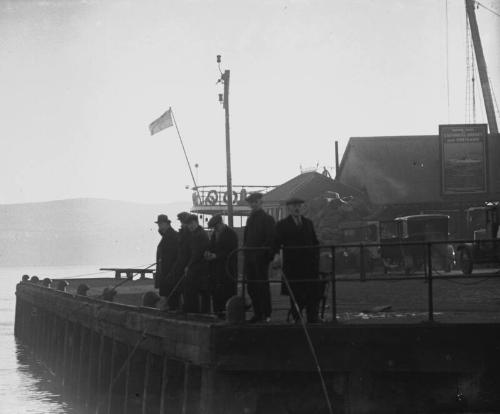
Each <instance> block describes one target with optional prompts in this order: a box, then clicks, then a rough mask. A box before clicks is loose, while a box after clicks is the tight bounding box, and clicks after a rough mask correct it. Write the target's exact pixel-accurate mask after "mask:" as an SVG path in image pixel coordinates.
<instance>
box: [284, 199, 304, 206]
mask: <svg viewBox="0 0 500 414" xmlns="http://www.w3.org/2000/svg"><path fill="white" fill-rule="evenodd" d="M292 204H304V200H302V199H301V198H299V197H291V198H289V199H288V200H286V205H287V206H289V205H292Z"/></svg>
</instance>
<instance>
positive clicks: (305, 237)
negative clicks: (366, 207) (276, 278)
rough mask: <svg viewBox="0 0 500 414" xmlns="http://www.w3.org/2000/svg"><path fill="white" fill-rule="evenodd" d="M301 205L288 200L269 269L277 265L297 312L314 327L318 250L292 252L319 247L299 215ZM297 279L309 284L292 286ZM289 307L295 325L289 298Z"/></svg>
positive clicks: (318, 292)
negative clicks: (287, 283) (280, 252)
mask: <svg viewBox="0 0 500 414" xmlns="http://www.w3.org/2000/svg"><path fill="white" fill-rule="evenodd" d="M303 203H304V201H303V200H301V199H299V198H291V199H289V200H287V202H286V205H287V207H288V212H289V215H288V217H286V218H284V219H283V220H280V221H278V223H277V224H276V238H275V242H274V251H275V257H274V261H273V266H279V265H280V264H281V266H282V269H283V273H284V275H285V277H286V278H287V280H288V281H289V284H290V289H291V290H292V292H293V295H294V296H295V300H296V301H297V305H298V307H299V309H300V312H301V313H302V311H303V310H304V309H305V310H306V314H307V321H308V322H311V323H314V322H318V309H319V301H320V298H321V288H322V287H321V286H320V284H319V250H318V249H317V248H315V247H311V248H294V247H298V246H317V245H318V244H319V242H318V238H317V237H316V232H315V231H314V225H313V223H312V221H311V220H309V219H308V218H306V217H304V216H302V215H301V207H302V204H303ZM281 248H283V263H280V255H279V250H280V249H281ZM298 279H299V280H304V279H311V282H298V281H296V282H294V280H298ZM282 293H284V294H288V295H290V292H289V291H288V289H287V286H286V284H284V285H283V286H282ZM290 305H291V309H292V310H291V313H292V316H293V319H294V320H295V322H297V321H298V320H299V314H298V312H297V310H296V308H295V306H294V304H293V301H292V297H291V295H290Z"/></svg>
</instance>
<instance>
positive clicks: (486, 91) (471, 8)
mask: <svg viewBox="0 0 500 414" xmlns="http://www.w3.org/2000/svg"><path fill="white" fill-rule="evenodd" d="M475 4H476V2H475V0H465V8H466V11H467V18H468V19H469V26H470V32H471V36H472V44H473V45H474V54H475V55H476V63H477V69H478V72H479V80H480V81H481V91H482V92H483V100H484V107H485V109H486V117H487V119H488V125H489V127H490V134H498V126H497V120H496V117H495V108H494V106H493V98H492V95H491V86H490V80H489V78H488V72H487V70H486V61H485V59H484V53H483V46H482V44H481V37H480V36H479V28H478V25H477V19H476V10H475Z"/></svg>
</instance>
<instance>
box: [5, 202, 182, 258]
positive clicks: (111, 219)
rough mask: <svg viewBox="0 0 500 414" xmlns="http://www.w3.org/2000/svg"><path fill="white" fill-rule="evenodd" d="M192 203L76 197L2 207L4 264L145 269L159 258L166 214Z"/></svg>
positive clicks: (176, 211)
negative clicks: (161, 218)
mask: <svg viewBox="0 0 500 414" xmlns="http://www.w3.org/2000/svg"><path fill="white" fill-rule="evenodd" d="M189 208H190V203H188V202H186V203H183V202H176V203H169V204H139V203H130V202H123V201H111V200H101V199H72V200H60V201H49V202H43V203H27V204H5V205H0V266H33V265H35V266H39V265H43V266H45V265H47V266H63V265H84V264H92V265H94V264H95V265H103V266H121V265H143V264H150V263H153V262H154V260H155V251H156V245H157V243H158V240H159V235H158V233H157V226H156V224H154V221H155V220H156V216H157V215H158V214H160V213H164V214H167V215H168V216H169V217H171V218H172V224H174V226H177V220H176V219H175V216H176V214H177V213H178V212H180V211H184V210H186V211H187V210H188V209H189Z"/></svg>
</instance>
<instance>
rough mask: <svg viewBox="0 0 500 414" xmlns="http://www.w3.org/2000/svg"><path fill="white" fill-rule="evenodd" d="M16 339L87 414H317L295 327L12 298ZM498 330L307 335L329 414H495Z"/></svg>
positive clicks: (360, 330)
mask: <svg viewBox="0 0 500 414" xmlns="http://www.w3.org/2000/svg"><path fill="white" fill-rule="evenodd" d="M16 296H17V299H16V321H15V333H16V336H17V338H18V339H19V341H20V343H21V344H23V345H25V346H26V347H27V348H29V349H30V350H32V351H33V353H34V355H36V356H37V357H38V358H39V359H40V360H42V361H44V363H45V364H46V365H47V366H48V367H49V368H50V369H51V370H52V371H53V372H54V373H55V375H56V378H57V379H58V381H59V383H60V385H61V387H62V390H63V394H64V395H65V396H67V397H68V398H70V399H74V400H75V401H77V402H78V403H79V404H81V405H84V406H85V407H87V408H88V410H89V411H88V412H96V413H114V412H127V413H166V412H169V413H170V412H174V413H177V412H178V413H193V414H195V413H196V414H197V413H203V414H216V413H217V414H233V413H246V414H254V413H255V414H262V413H278V414H279V413H297V414H302V413H326V412H327V409H326V403H325V400H324V397H323V395H322V392H321V385H320V381H319V377H318V374H317V371H316V367H315V364H314V361H313V358H312V356H311V353H310V351H309V349H308V347H307V343H306V340H305V336H304V332H303V330H302V328H301V327H300V326H296V325H289V324H281V325H280V324H270V325H264V324H263V325H229V324H227V323H224V322H221V321H218V320H216V319H213V318H211V317H209V316H203V315H199V316H191V315H187V316H186V315H184V316H181V315H170V314H165V313H162V312H160V311H158V310H155V309H150V308H143V307H135V306H129V305H123V304H119V303H112V302H105V301H102V300H97V299H92V298H87V297H83V296H74V295H72V294H69V293H66V292H60V291H56V290H53V289H48V288H45V287H42V286H38V285H34V284H31V283H29V282H21V283H19V284H18V285H17V289H16ZM499 328H500V324H498V323H484V324H481V323H474V324H472V323H469V324H467V323H460V324H451V323H446V324H438V323H433V324H426V323H419V324H385V325H381V324H373V323H370V324H363V325H360V324H356V325H354V324H331V323H325V324H318V325H311V326H310V327H309V329H310V335H311V338H312V341H313V344H314V347H315V349H316V352H317V355H318V359H319V362H320V365H321V369H322V371H323V375H324V377H325V381H326V385H327V389H328V392H329V396H330V399H331V401H332V405H333V410H334V412H335V413H349V414H358V413H359V414H361V413H400V412H405V413H411V412H415V413H417V412H458V411H460V410H467V412H487V411H488V410H489V411H492V410H493V411H496V410H498V409H499V408H500V395H499V393H498V389H499V386H500V329H499Z"/></svg>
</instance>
